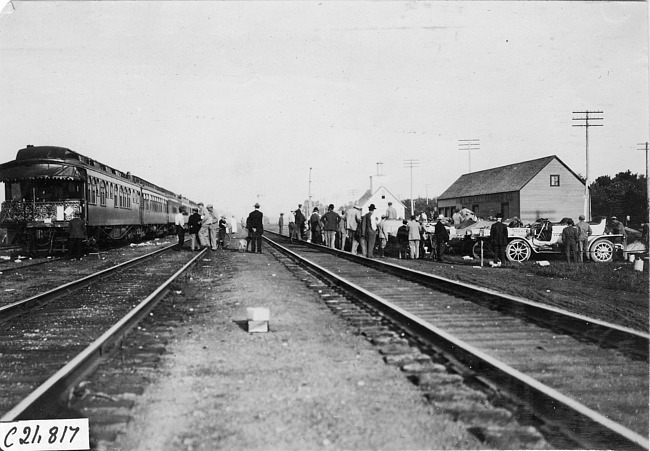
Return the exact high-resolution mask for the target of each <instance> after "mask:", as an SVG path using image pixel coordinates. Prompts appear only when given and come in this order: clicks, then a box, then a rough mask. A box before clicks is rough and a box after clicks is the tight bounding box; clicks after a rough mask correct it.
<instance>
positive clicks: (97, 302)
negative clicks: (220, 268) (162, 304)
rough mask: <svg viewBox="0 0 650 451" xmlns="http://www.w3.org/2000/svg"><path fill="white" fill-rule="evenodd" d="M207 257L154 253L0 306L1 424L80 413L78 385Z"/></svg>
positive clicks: (66, 416) (157, 251) (164, 251)
mask: <svg viewBox="0 0 650 451" xmlns="http://www.w3.org/2000/svg"><path fill="white" fill-rule="evenodd" d="M205 253H206V251H205V250H204V251H201V252H198V253H189V252H170V248H169V247H167V248H162V249H158V250H156V251H154V252H151V253H149V254H147V255H145V256H142V257H138V258H136V259H133V260H129V261H127V262H124V263H121V264H119V265H116V266H114V267H111V268H108V269H105V270H102V271H99V272H97V273H95V274H92V275H89V276H86V277H83V278H81V279H78V280H75V281H72V282H68V283H65V284H63V285H61V286H60V287H57V288H55V289H51V290H48V291H47V292H44V293H40V294H38V295H34V296H31V297H29V298H26V299H22V300H21V301H16V302H13V303H11V304H8V305H4V306H2V307H0V415H1V417H0V421H15V420H21V419H42V418H70V416H69V415H75V414H78V412H77V413H71V412H68V411H66V408H67V407H68V406H69V401H71V400H72V398H73V397H74V396H73V395H74V393H75V390H74V387H75V385H76V384H77V383H78V382H79V381H80V380H81V379H82V378H83V377H84V376H85V375H86V374H88V373H89V372H90V371H92V369H93V368H94V367H96V366H97V365H98V364H99V363H100V361H101V360H102V358H104V357H105V356H107V355H108V354H109V353H110V352H111V351H112V350H113V349H115V348H116V347H117V346H118V345H120V343H121V342H122V340H123V339H124V337H125V336H126V335H127V334H128V332H129V331H130V330H131V329H133V328H134V327H136V326H137V324H138V323H139V322H140V321H141V320H143V318H146V317H148V316H149V315H150V312H151V311H152V309H153V308H154V307H155V306H156V304H157V303H158V302H159V301H160V300H161V299H162V298H163V297H164V296H165V295H166V294H167V293H168V292H169V290H170V286H171V284H172V283H174V281H175V280H176V279H178V278H179V277H180V276H181V275H182V274H183V273H184V272H185V271H186V270H187V269H188V268H190V267H191V266H192V265H193V264H194V263H195V262H196V261H198V260H199V259H201V258H203V257H204V255H205Z"/></svg>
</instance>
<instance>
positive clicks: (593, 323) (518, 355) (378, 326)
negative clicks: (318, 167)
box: [265, 234, 649, 449]
mask: <svg viewBox="0 0 650 451" xmlns="http://www.w3.org/2000/svg"><path fill="white" fill-rule="evenodd" d="M269 236H273V237H274V238H273V240H270V239H269ZM265 239H266V240H267V241H268V242H269V243H271V244H272V246H273V247H274V248H276V249H277V250H279V251H281V252H282V253H283V254H284V255H286V256H289V258H290V259H291V260H290V262H289V263H286V264H287V266H289V267H292V268H294V269H295V268H297V265H299V266H300V267H302V268H307V269H308V271H309V272H311V273H313V274H314V275H315V276H316V277H317V278H319V279H320V280H321V282H317V283H314V282H313V281H312V282H308V283H310V284H312V286H314V287H315V289H317V290H318V291H319V292H321V296H323V299H324V300H325V302H326V303H327V304H328V305H329V306H330V307H332V308H333V310H334V311H337V312H340V313H343V314H345V315H346V316H347V317H348V319H350V320H351V321H352V323H353V324H357V325H358V327H359V328H360V330H361V331H362V332H363V333H364V334H365V335H366V336H367V337H368V338H369V339H371V340H372V341H373V342H376V343H378V344H383V345H384V348H385V346H386V343H388V344H389V345H390V346H392V347H393V348H395V347H397V348H399V347H402V348H403V349H402V350H401V353H402V356H407V357H400V358H398V357H395V356H394V355H393V354H392V353H393V351H394V352H395V354H399V352H400V351H399V349H398V350H395V349H392V350H391V349H390V346H389V349H388V350H386V349H384V348H382V349H381V350H382V352H385V357H384V358H385V359H386V361H387V362H392V363H394V364H397V365H399V366H401V367H402V369H404V370H405V371H407V372H408V371H410V372H413V371H414V372H415V374H410V375H409V377H410V378H411V379H412V380H413V381H414V382H415V383H416V384H418V385H420V386H421V388H423V390H424V391H425V392H426V394H427V397H429V398H430V399H431V400H432V402H433V403H434V404H435V405H437V406H439V407H441V408H447V409H449V410H450V412H451V413H452V414H453V415H455V416H456V417H457V418H465V419H468V420H467V422H468V423H469V427H475V425H474V421H475V420H476V418H477V416H480V417H482V420H481V421H484V420H485V419H486V418H487V419H488V421H487V423H485V422H483V423H482V422H481V421H478V423H477V424H479V426H477V428H476V430H475V432H476V434H477V435H479V436H482V437H489V436H490V434H494V433H495V432H494V431H495V428H497V429H498V430H499V431H500V432H499V433H500V434H503V433H505V432H504V430H506V431H507V430H508V423H509V421H511V419H510V418H509V417H508V415H505V417H503V413H502V412H501V411H499V410H497V411H495V410H489V411H488V412H483V414H482V415H479V414H477V413H476V412H480V411H482V409H485V408H487V406H488V405H489V406H490V407H491V408H492V409H493V408H495V407H496V408H497V409H499V408H501V407H503V406H508V407H509V410H510V411H511V412H512V413H513V419H516V420H517V424H518V429H516V430H517V431H519V433H525V432H522V431H527V429H521V427H520V426H522V425H523V426H526V425H528V426H534V427H535V428H536V430H538V431H540V433H541V434H542V435H543V436H544V439H545V440H546V441H548V442H549V443H551V444H552V446H555V447H559V448H569V447H570V448H575V447H582V448H586V449H648V439H647V437H648V343H649V341H648V340H649V336H648V335H647V334H643V333H641V332H638V331H634V330H631V329H627V328H624V327H620V326H617V325H613V324H608V323H605V322H603V321H599V320H594V319H591V318H586V317H584V316H580V315H575V314H572V313H569V312H565V311H562V310H560V309H556V308H549V307H548V306H543V305H539V304H536V303H533V302H529V301H526V300H524V299H518V298H515V297H512V296H507V295H502V294H499V293H495V292H492V291H490V290H485V289H482V288H479V287H472V286H470V285H467V284H462V283H457V282H453V281H450V280H447V279H442V278H438V277H435V276H432V275H431V274H425V273H422V272H419V271H413V270H409V269H406V268H402V267H399V266H397V265H394V264H390V263H384V262H381V261H378V260H374V259H372V260H371V259H366V258H364V257H355V256H352V255H351V254H349V253H342V252H340V251H332V250H329V249H325V248H324V247H322V246H313V245H311V244H306V243H299V244H295V243H294V244H291V243H288V240H286V239H285V238H282V237H280V236H278V235H276V234H267V236H265ZM285 259H286V258H285ZM350 299H354V302H357V303H361V305H362V307H361V308H359V307H356V306H351V304H350V302H349V300H350ZM364 312H369V313H367V314H365V313H364ZM386 324H388V325H389V326H388V327H389V329H391V330H398V331H401V332H400V333H398V334H397V335H395V334H392V335H391V333H390V331H389V332H386V331H382V327H383V328H384V329H385V326H386ZM402 335H405V336H406V337H408V339H406V342H407V343H405V338H404V337H402ZM381 337H389V338H388V341H387V342H385V341H382V339H381ZM413 347H416V348H418V349H419V350H420V351H418V352H415V353H414V352H413ZM391 355H393V356H392V357H391ZM409 355H411V356H413V355H414V356H415V357H412V358H409V357H408V356H409ZM400 359H401V360H400ZM439 363H444V364H445V365H446V370H444V371H441V369H440V367H439ZM414 364H416V368H420V367H418V366H417V365H420V366H422V365H423V364H424V366H425V367H428V368H429V369H430V370H429V371H424V372H422V373H420V372H419V370H417V369H416V370H414V369H413V365H414ZM436 365H438V366H436ZM441 372H443V373H444V377H441V375H440V373H441ZM432 374H433V375H432ZM452 376H456V377H460V378H461V379H462V382H463V385H465V386H469V387H473V388H478V389H479V390H480V391H481V392H482V393H484V394H486V395H485V396H483V397H481V396H480V395H472V396H470V398H469V399H471V401H466V402H464V407H459V406H458V405H459V403H454V402H451V403H450V401H449V400H450V399H456V398H459V397H461V398H462V397H463V396H464V395H458V396H457V397H456V398H454V396H456V395H453V394H452V395H450V394H449V393H441V391H440V390H441V388H440V387H441V386H449V380H450V379H449V378H450V377H451V380H452V381H454V380H455V381H456V382H458V379H455V378H454V377H452ZM456 382H454V383H456ZM452 385H453V384H452ZM462 391H463V390H461V392H462ZM450 396H451V398H450ZM463 399H466V398H463ZM461 404H462V403H461ZM472 409H474V412H468V410H472ZM500 415H501V416H502V417H503V418H502V420H503V421H497V422H496V423H497V424H492V422H490V421H489V418H490V417H491V416H492V417H499V416H500ZM499 428H501V429H499ZM504 428H505V429H504ZM506 434H507V433H506Z"/></svg>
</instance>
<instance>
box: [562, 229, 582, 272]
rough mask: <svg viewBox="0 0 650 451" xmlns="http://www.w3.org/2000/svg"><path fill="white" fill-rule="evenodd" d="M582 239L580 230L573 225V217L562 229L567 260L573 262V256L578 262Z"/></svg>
mask: <svg viewBox="0 0 650 451" xmlns="http://www.w3.org/2000/svg"><path fill="white" fill-rule="evenodd" d="M579 241H580V231H579V230H578V228H577V227H574V225H573V219H569V220H568V221H567V225H566V227H565V228H564V229H563V230H562V242H563V243H564V251H565V252H566V261H567V263H571V256H572V255H573V261H574V262H576V263H577V262H578V242H579Z"/></svg>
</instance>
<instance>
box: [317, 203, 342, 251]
mask: <svg viewBox="0 0 650 451" xmlns="http://www.w3.org/2000/svg"><path fill="white" fill-rule="evenodd" d="M340 221H341V217H340V216H339V214H338V213H337V212H335V211H334V204H329V206H328V207H327V213H325V214H324V215H323V217H322V218H321V224H322V225H323V233H324V234H325V245H326V246H328V247H330V248H332V249H334V245H335V244H336V231H337V230H338V229H339V222H340Z"/></svg>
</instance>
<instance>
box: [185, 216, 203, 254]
mask: <svg viewBox="0 0 650 451" xmlns="http://www.w3.org/2000/svg"><path fill="white" fill-rule="evenodd" d="M199 230H201V215H200V214H199V209H198V208H192V214H191V215H190V217H189V218H188V220H187V231H188V233H189V234H190V238H192V245H191V248H192V250H193V251H194V250H197V251H198V250H200V249H201V241H200V240H199Z"/></svg>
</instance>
